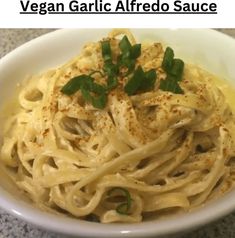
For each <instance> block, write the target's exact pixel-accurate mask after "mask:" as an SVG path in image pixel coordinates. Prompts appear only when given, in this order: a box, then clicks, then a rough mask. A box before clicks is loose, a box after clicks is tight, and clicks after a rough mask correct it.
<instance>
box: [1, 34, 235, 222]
mask: <svg viewBox="0 0 235 238" xmlns="http://www.w3.org/2000/svg"><path fill="white" fill-rule="evenodd" d="M120 34H125V35H127V37H128V38H129V40H130V42H131V43H132V44H134V43H135V38H134V37H133V35H132V34H131V33H130V32H129V31H128V30H125V31H123V30H114V31H112V32H111V33H110V35H109V39H110V42H111V47H112V51H113V54H114V58H115V57H117V55H118V50H119V49H118V47H117V46H118V43H119V39H118V36H119V35H120ZM163 55H164V49H163V47H162V45H161V44H160V43H154V44H142V51H141V56H140V57H139V58H138V59H137V64H138V65H141V66H142V67H143V69H144V70H149V69H154V70H156V71H157V75H158V78H157V81H156V84H155V87H154V90H151V91H148V92H143V93H138V94H135V95H132V96H128V95H127V94H126V93H125V92H124V91H123V90H120V88H115V89H113V90H112V91H111V92H110V93H109V95H108V102H107V105H106V107H105V108H104V109H103V110H100V109H97V108H94V107H93V106H92V105H91V104H89V103H87V102H85V101H84V100H83V98H82V96H81V92H80V91H78V92H77V93H75V94H73V95H71V96H67V95H65V94H63V93H61V91H60V90H61V88H62V87H63V86H64V85H65V84H66V83H67V82H68V81H69V80H70V79H71V78H72V77H74V76H77V75H81V74H89V73H90V72H91V71H101V69H102V67H103V58H102V54H101V46H100V42H97V43H88V44H87V45H86V46H85V47H84V48H83V50H82V52H81V54H80V55H79V56H77V57H76V58H74V59H73V60H71V61H69V62H68V63H66V64H65V65H63V66H61V67H59V68H57V69H53V70H50V71H48V72H45V73H43V74H40V75H36V76H33V77H31V78H30V79H29V80H28V81H27V84H25V85H23V87H22V89H21V91H20V94H19V97H18V99H19V104H20V109H19V110H17V112H16V113H15V114H14V115H13V116H12V117H11V118H9V119H8V120H7V121H6V123H5V131H4V141H3V145H2V148H1V160H2V161H3V162H4V163H5V164H6V167H7V168H8V171H9V175H10V176H11V178H12V179H13V180H14V181H15V183H16V184H17V186H18V187H19V188H20V189H21V190H23V191H24V192H25V193H26V194H27V195H28V196H29V197H30V198H31V199H32V201H33V202H34V203H35V204H36V205H37V206H39V207H40V208H42V209H44V210H47V211H52V212H57V213H62V214H66V215H72V216H75V217H79V218H81V219H88V217H89V216H90V215H91V214H92V215H95V216H96V217H97V218H98V220H99V221H100V222H102V223H112V222H140V221H142V220H143V219H147V218H148V217H149V216H150V217H151V216H155V217H158V214H159V215H160V214H161V213H162V212H164V211H168V212H170V213H174V212H177V211H189V210H191V209H193V208H194V207H198V206H200V205H201V204H203V203H204V202H206V201H207V200H211V199H214V198H217V197H219V196H221V195H222V194H224V193H225V192H227V191H229V190H230V189H231V188H232V187H233V185H234V179H235V163H234V160H233V159H232V158H233V157H234V155H235V151H234V148H235V145H234V137H235V134H234V132H235V130H234V129H235V128H234V126H235V123H234V115H233V113H232V110H231V109H230V107H229V105H228V103H227V101H226V98H225V96H224V95H223V93H222V92H221V90H220V89H219V88H218V87H216V85H215V84H214V83H213V76H212V75H211V74H209V73H207V72H205V71H204V70H202V69H200V68H199V67H197V66H194V65H188V64H186V65H185V69H184V74H183V80H182V81H181V82H180V86H181V88H182V89H183V91H184V93H183V94H174V93H172V92H167V91H162V90H160V89H159V83H160V80H164V78H165V77H166V75H165V72H164V71H163V69H162V67H161V64H162V60H163ZM94 77H95V80H97V82H102V80H103V78H102V75H101V74H99V73H97V74H94ZM123 82H125V77H124V78H123ZM121 83H122V82H121ZM114 188H119V189H116V190H115V191H113V192H112V194H110V192H109V191H110V190H111V189H114ZM120 188H122V189H125V190H124V191H128V193H129V194H130V197H131V201H130V202H131V206H130V209H129V210H128V213H127V214H120V213H118V212H117V210H116V208H117V206H118V205H120V203H123V201H125V199H126V198H125V196H124V193H123V191H122V190H121V189H120Z"/></svg>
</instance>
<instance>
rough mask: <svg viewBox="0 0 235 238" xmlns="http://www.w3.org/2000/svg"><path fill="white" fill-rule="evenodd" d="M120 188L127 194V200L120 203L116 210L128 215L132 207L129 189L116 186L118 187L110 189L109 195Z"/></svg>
mask: <svg viewBox="0 0 235 238" xmlns="http://www.w3.org/2000/svg"><path fill="white" fill-rule="evenodd" d="M118 190H119V191H120V192H122V193H123V194H124V195H125V197H126V202H124V203H121V204H119V205H118V206H117V208H116V211H117V213H119V214H122V215H127V214H128V212H129V210H130V208H131V201H132V199H131V195H130V193H129V191H128V190H127V189H125V188H121V187H116V188H113V189H111V190H109V191H108V195H109V196H111V195H112V193H113V192H114V191H118Z"/></svg>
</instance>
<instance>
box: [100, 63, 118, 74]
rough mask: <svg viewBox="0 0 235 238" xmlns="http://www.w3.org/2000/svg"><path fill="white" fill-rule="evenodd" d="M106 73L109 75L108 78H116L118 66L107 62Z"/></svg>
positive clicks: (105, 65)
mask: <svg viewBox="0 0 235 238" xmlns="http://www.w3.org/2000/svg"><path fill="white" fill-rule="evenodd" d="M104 71H105V72H106V73H107V75H108V76H115V75H117V74H118V71H119V69H118V66H117V65H115V64H113V63H112V62H106V63H105V64H104Z"/></svg>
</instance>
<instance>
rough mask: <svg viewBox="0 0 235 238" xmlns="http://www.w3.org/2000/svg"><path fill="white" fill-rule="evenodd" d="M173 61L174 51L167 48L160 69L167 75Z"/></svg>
mask: <svg viewBox="0 0 235 238" xmlns="http://www.w3.org/2000/svg"><path fill="white" fill-rule="evenodd" d="M173 59H174V51H173V50H172V49H171V48H170V47H167V48H166V50H165V54H164V57H163V61H162V68H163V69H164V70H165V71H166V72H167V73H168V72H170V70H171V68H172V65H173Z"/></svg>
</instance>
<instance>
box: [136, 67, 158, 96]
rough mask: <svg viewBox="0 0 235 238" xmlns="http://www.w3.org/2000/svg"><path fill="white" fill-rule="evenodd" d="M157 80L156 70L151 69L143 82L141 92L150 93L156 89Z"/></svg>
mask: <svg viewBox="0 0 235 238" xmlns="http://www.w3.org/2000/svg"><path fill="white" fill-rule="evenodd" d="M156 79H157V73H156V70H154V69H151V70H149V71H147V72H145V78H144V80H143V81H142V83H141V85H140V87H139V90H143V91H148V90H152V89H154V85H155V82H156Z"/></svg>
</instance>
